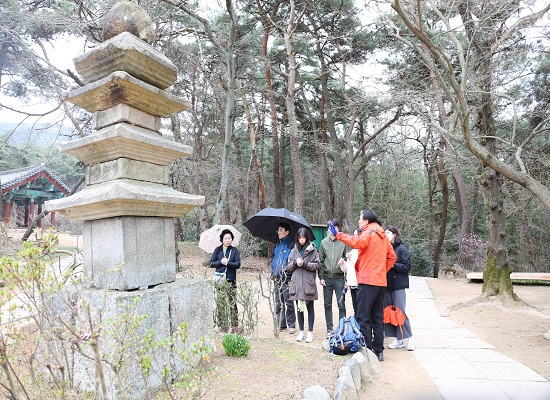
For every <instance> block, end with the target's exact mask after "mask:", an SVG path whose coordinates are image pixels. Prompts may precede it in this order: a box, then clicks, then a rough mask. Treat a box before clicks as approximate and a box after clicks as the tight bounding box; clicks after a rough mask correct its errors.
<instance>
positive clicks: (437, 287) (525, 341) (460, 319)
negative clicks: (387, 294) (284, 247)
mask: <svg viewBox="0 0 550 400" xmlns="http://www.w3.org/2000/svg"><path fill="white" fill-rule="evenodd" d="M60 244H61V245H66V246H75V247H79V248H81V245H82V241H81V237H77V236H74V237H73V236H68V235H67V236H65V235H63V237H62V238H61V243H60ZM191 247H193V248H196V251H195V250H193V251H191V249H190V248H189V247H187V248H186V251H185V254H184V255H185V257H184V262H183V274H185V275H192V276H195V277H210V276H211V273H212V270H209V269H208V268H206V267H204V266H203V265H204V264H203V263H204V262H205V261H206V258H205V254H204V253H202V250H199V249H198V248H197V247H196V246H191ZM267 265H268V262H267V260H263V259H261V260H251V259H243V268H242V269H241V270H240V271H239V272H238V275H237V279H238V281H240V282H243V281H249V282H254V283H255V284H257V282H258V267H259V266H263V267H267ZM428 285H429V287H430V289H431V290H432V293H433V295H434V298H435V302H436V305H437V307H438V308H439V311H440V313H441V315H443V316H448V317H450V318H451V319H452V320H453V321H454V322H455V323H457V324H458V325H459V326H463V327H464V328H466V329H468V330H470V331H471V332H473V333H474V334H475V335H477V336H478V337H479V338H480V339H481V340H484V341H486V342H488V343H490V344H492V345H493V346H494V347H495V350H496V351H499V352H501V353H503V354H505V355H507V356H510V357H512V358H514V359H515V360H517V361H519V362H521V363H523V364H525V365H527V366H528V367H530V368H531V369H533V370H534V371H535V372H537V373H538V374H540V375H542V376H543V377H545V378H546V379H548V380H550V357H548V354H550V340H547V339H545V338H544V337H543V334H544V333H545V332H547V331H548V330H549V329H550V286H525V285H516V286H514V290H515V293H516V294H517V295H518V296H519V297H520V298H521V299H522V300H523V301H522V302H521V303H514V304H503V303H501V302H499V301H497V300H494V299H493V300H491V299H485V298H483V297H482V296H481V284H479V283H468V282H467V281H466V279H465V278H453V279H445V278H441V279H428ZM318 289H319V294H320V297H322V291H321V288H320V286H319V287H318ZM346 307H347V309H348V310H352V306H351V299H350V298H349V296H347V303H346ZM258 308H259V310H258V311H259V325H258V332H257V337H251V338H250V343H251V348H250V352H249V355H248V357H245V358H232V357H228V356H227V355H226V354H225V351H224V349H223V346H222V345H221V339H222V334H221V333H216V334H215V341H216V347H217V351H216V354H215V357H214V365H215V367H216V371H215V372H213V373H212V374H211V375H210V376H209V378H208V383H207V387H206V390H205V392H204V394H203V396H202V397H201V398H202V399H205V400H211V399H212V400H213V399H302V398H303V391H304V389H305V388H307V387H309V386H313V385H321V386H323V387H325V388H326V389H327V390H328V391H329V393H330V394H331V395H332V391H333V388H334V382H335V381H336V378H337V374H338V368H340V367H341V366H342V364H343V363H344V361H345V360H346V359H347V358H349V356H346V357H341V356H331V355H330V354H329V353H327V352H326V351H324V350H322V348H321V342H322V341H323V340H326V339H325V333H326V325H325V318H324V309H323V302H322V300H318V301H316V302H315V318H316V320H315V327H314V337H315V340H314V341H313V342H312V343H305V342H297V341H296V339H295V337H296V334H293V335H291V334H289V333H287V332H282V333H281V335H280V338H275V337H274V334H273V323H272V316H271V312H270V310H269V302H268V300H267V299H265V298H263V297H261V296H260V301H259V305H258ZM333 314H334V318H335V325H336V324H337V320H336V318H337V307H336V300H334V305H333ZM348 315H349V312H348ZM306 323H307V321H306ZM413 329H414V321H413ZM389 340H390V339H387V342H389ZM386 344H387V343H386ZM384 355H385V361H384V362H383V363H382V374H381V375H380V376H379V377H378V378H377V379H375V380H374V381H373V382H372V383H369V384H368V385H364V386H363V388H362V390H361V392H360V394H359V399H373V400H376V399H384V400H387V399H398V400H399V399H401V400H405V399H411V394H417V395H418V394H419V393H422V398H430V399H441V398H442V397H441V395H440V394H439V392H438V390H437V388H436V387H435V385H434V383H433V382H432V381H431V379H429V377H428V376H427V374H426V372H425V371H424V369H423V368H422V367H421V365H420V364H419V363H418V362H417V361H416V358H415V357H414V354H413V352H409V351H407V350H406V349H397V350H389V349H386V351H385V353H384ZM176 396H177V394H176ZM413 397H414V396H413Z"/></svg>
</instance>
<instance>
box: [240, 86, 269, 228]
mask: <svg viewBox="0 0 550 400" xmlns="http://www.w3.org/2000/svg"><path fill="white" fill-rule="evenodd" d="M239 90H240V93H241V99H242V101H243V109H244V113H245V115H246V120H247V124H248V136H249V140H250V152H251V155H250V163H249V164H248V170H247V173H246V188H247V191H246V192H247V197H248V201H247V203H246V210H243V211H244V212H245V214H249V213H250V212H251V204H252V197H253V194H252V191H253V189H252V185H253V178H252V175H253V173H254V172H256V179H257V184H258V203H259V205H260V209H263V208H265V207H266V202H265V183H264V176H263V173H262V167H261V164H260V160H259V158H258V149H257V146H256V133H257V131H258V130H259V127H260V126H261V124H260V121H258V123H257V124H256V130H255V129H254V124H253V122H252V114H251V113H250V107H249V106H248V101H247V99H246V95H245V94H244V92H243V90H242V89H241V88H240V89H239ZM258 115H259V114H258ZM245 220H246V218H243V221H245Z"/></svg>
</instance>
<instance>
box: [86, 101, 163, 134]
mask: <svg viewBox="0 0 550 400" xmlns="http://www.w3.org/2000/svg"><path fill="white" fill-rule="evenodd" d="M121 122H126V123H128V124H131V125H136V126H140V127H142V128H145V129H149V130H151V131H154V132H158V131H159V130H160V117H155V116H154V115H151V114H148V113H146V112H144V111H141V110H138V109H137V108H133V107H130V106H128V105H126V104H118V105H116V106H114V107H111V108H108V109H106V110H103V111H97V112H95V113H94V115H93V117H92V129H94V130H99V129H102V128H105V127H108V126H111V125H114V124H118V123H121Z"/></svg>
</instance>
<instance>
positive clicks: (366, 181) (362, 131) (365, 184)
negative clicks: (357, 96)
mask: <svg viewBox="0 0 550 400" xmlns="http://www.w3.org/2000/svg"><path fill="white" fill-rule="evenodd" d="M359 135H360V136H361V143H365V125H364V124H363V121H362V120H361V121H359ZM366 152H367V151H366V149H365V147H363V148H362V149H361V167H360V168H361V170H363V171H364V172H363V173H362V174H361V181H362V183H363V185H362V189H363V205H362V207H361V208H362V209H368V208H369V171H368V169H367V165H366V163H367V160H366Z"/></svg>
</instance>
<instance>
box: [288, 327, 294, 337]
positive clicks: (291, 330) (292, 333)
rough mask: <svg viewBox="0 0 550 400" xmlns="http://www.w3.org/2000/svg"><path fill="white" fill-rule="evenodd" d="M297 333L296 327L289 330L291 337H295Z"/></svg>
mask: <svg viewBox="0 0 550 400" xmlns="http://www.w3.org/2000/svg"><path fill="white" fill-rule="evenodd" d="M295 332H296V328H294V327H292V328H288V333H290V334H291V335H294V333H295Z"/></svg>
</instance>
